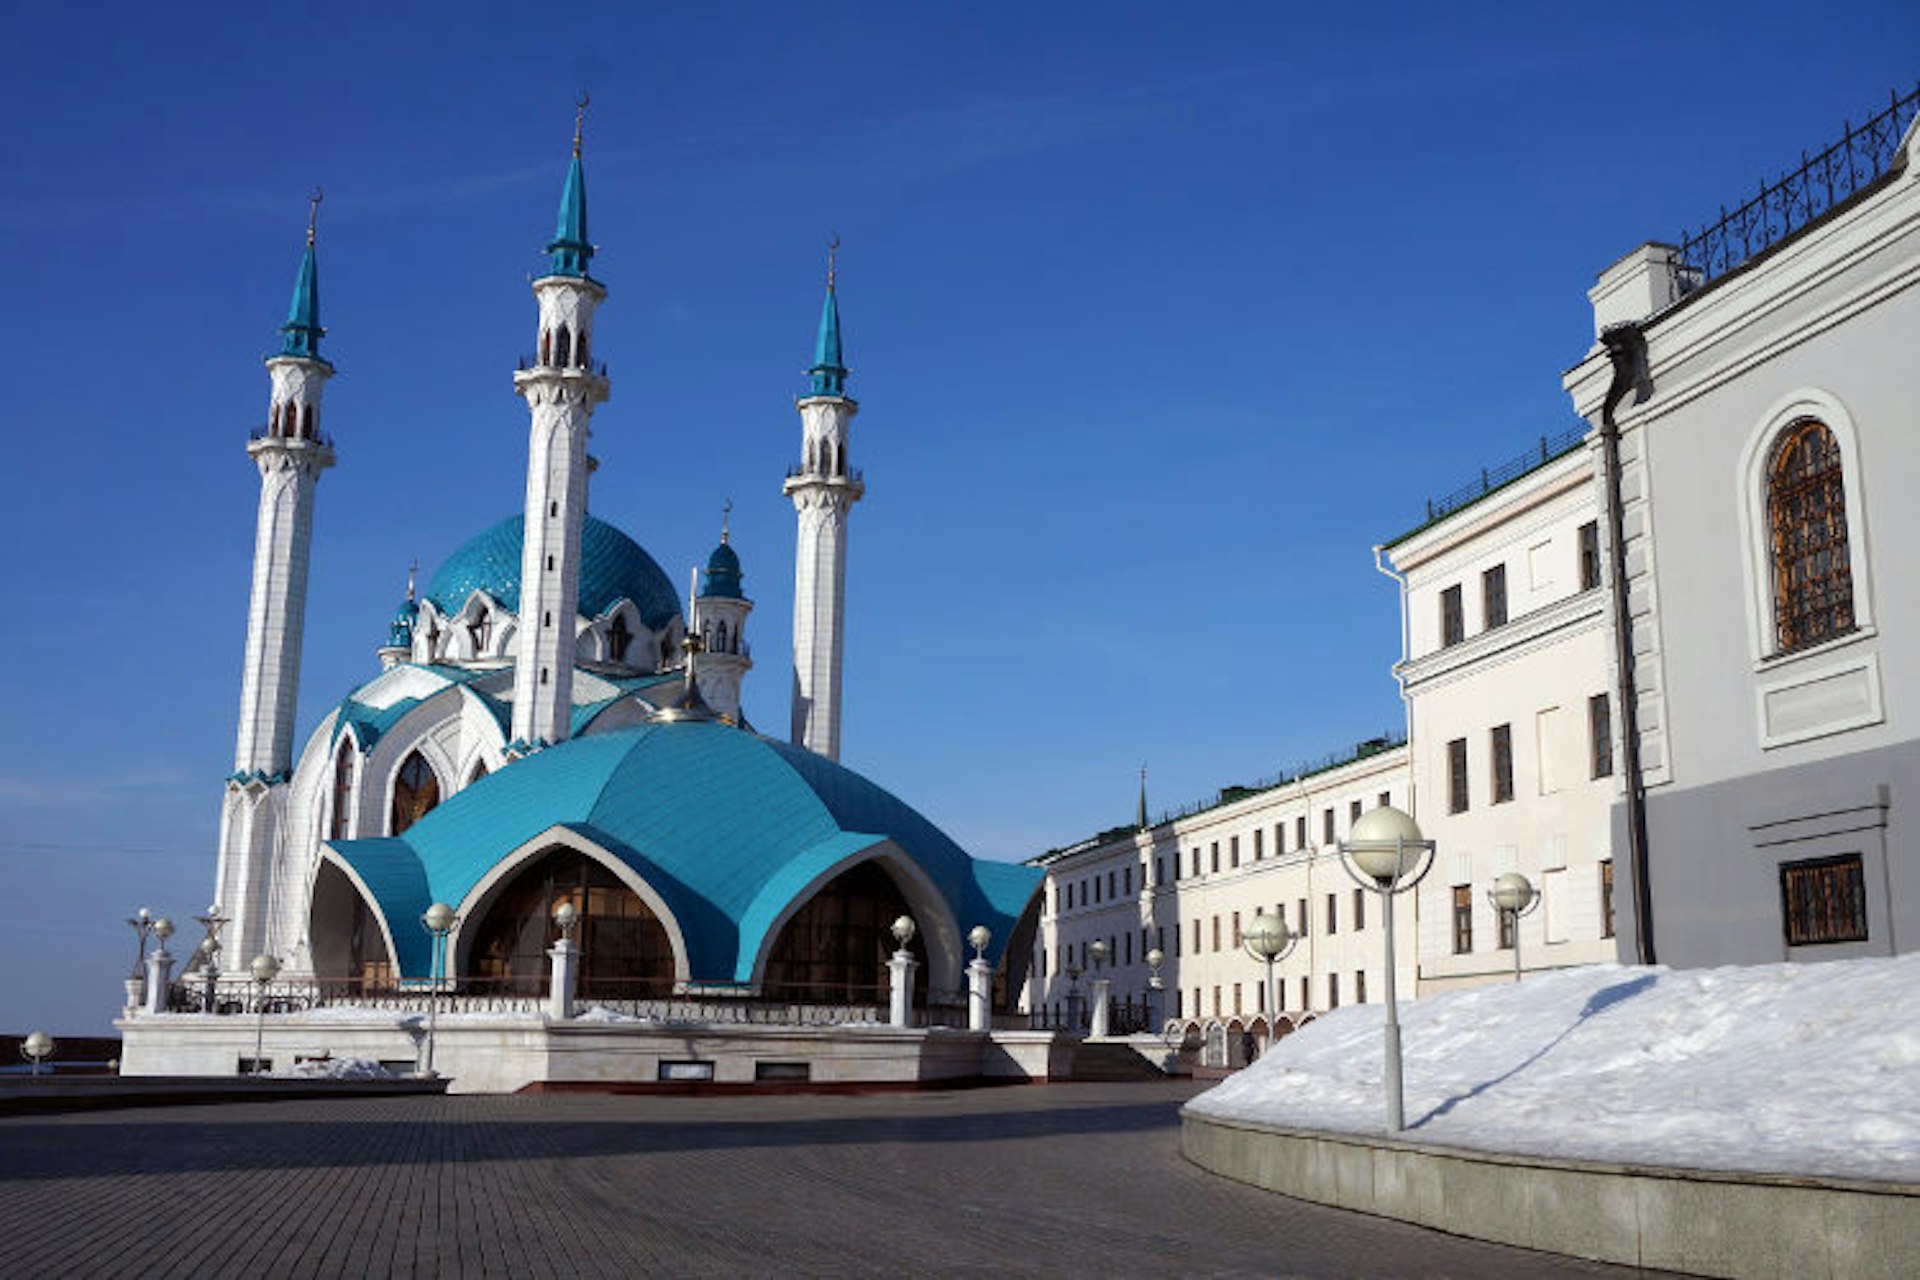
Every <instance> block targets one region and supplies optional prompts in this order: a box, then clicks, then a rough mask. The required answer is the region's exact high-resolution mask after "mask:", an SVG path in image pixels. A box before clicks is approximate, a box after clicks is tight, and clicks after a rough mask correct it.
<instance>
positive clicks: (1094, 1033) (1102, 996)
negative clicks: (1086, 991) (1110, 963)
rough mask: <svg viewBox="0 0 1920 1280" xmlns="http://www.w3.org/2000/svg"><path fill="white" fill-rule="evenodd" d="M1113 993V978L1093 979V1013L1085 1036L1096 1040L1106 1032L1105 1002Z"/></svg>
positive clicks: (1106, 1002)
mask: <svg viewBox="0 0 1920 1280" xmlns="http://www.w3.org/2000/svg"><path fill="white" fill-rule="evenodd" d="M1112 995H1113V979H1111V978H1095V979H1094V980H1093V1015H1092V1018H1091V1020H1090V1022H1089V1024H1088V1026H1087V1038H1088V1039H1089V1040H1098V1039H1101V1038H1102V1037H1104V1036H1105V1035H1106V1034H1107V1004H1108V1001H1109V1000H1110V998H1111V997H1112Z"/></svg>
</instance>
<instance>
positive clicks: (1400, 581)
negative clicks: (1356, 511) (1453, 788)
mask: <svg viewBox="0 0 1920 1280" xmlns="http://www.w3.org/2000/svg"><path fill="white" fill-rule="evenodd" d="M1373 567H1374V568H1375V569H1377V570H1379V571H1380V572H1381V573H1383V574H1385V575H1386V576H1387V577H1389V578H1392V579H1393V581H1394V583H1395V585H1397V586H1398V587H1399V588H1400V661H1398V662H1396V663H1394V664H1393V681H1394V683H1395V684H1397V685H1399V686H1400V710H1401V712H1402V713H1403V716H1404V719H1403V727H1402V728H1401V731H1400V732H1401V738H1402V739H1403V740H1404V741H1405V742H1406V751H1407V814H1408V816H1410V817H1411V818H1413V820H1414V821H1415V822H1418V821H1419V820H1420V778H1419V773H1418V771H1417V770H1416V769H1415V768H1414V767H1413V697H1412V695H1411V694H1409V693H1408V692H1407V674H1406V664H1407V663H1409V662H1411V661H1412V660H1413V619H1412V616H1411V612H1410V610H1409V609H1408V608H1407V604H1408V601H1407V577H1406V575H1405V574H1403V573H1401V572H1400V571H1399V570H1398V569H1395V568H1394V567H1393V563H1392V561H1390V560H1389V559H1388V558H1387V554H1386V549H1385V548H1384V547H1375V548H1374V549H1373ZM1413 910H1414V918H1415V920H1416V921H1417V920H1418V919H1419V915H1420V895H1419V893H1418V891H1416V892H1415V893H1414V895H1413ZM1413 933H1414V947H1413V993H1414V995H1415V997H1418V996H1419V995H1420V976H1421V975H1420V945H1419V927H1418V925H1417V924H1416V925H1415V927H1414V930H1413ZM1516 950H1517V948H1516ZM1393 961H1394V963H1395V964H1396V965H1397V964H1398V963H1399V962H1400V957H1399V956H1398V955H1396V956H1394V958H1393Z"/></svg>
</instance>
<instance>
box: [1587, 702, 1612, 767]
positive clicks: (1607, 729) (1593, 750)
mask: <svg viewBox="0 0 1920 1280" xmlns="http://www.w3.org/2000/svg"><path fill="white" fill-rule="evenodd" d="M1587 752H1588V756H1589V758H1590V759H1591V760H1592V763H1593V776H1594V777H1596V778H1611V777H1612V776H1613V703H1612V702H1611V701H1610V700H1609V699H1608V697H1607V695H1606V694H1604V693H1596V694H1594V695H1593V696H1592V697H1591V698H1588V699H1587Z"/></svg>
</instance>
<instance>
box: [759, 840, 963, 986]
mask: <svg viewBox="0 0 1920 1280" xmlns="http://www.w3.org/2000/svg"><path fill="white" fill-rule="evenodd" d="M912 914H913V910H912V908H910V907H909V906H908V905H907V899H906V895H904V894H903V893H901V892H900V888H899V886H898V885H896V884H894V882H893V877H891V876H889V875H888V874H887V873H886V872H885V871H884V870H883V869H882V868H881V867H880V866H879V865H877V864H876V863H873V862H862V863H860V864H859V865H857V866H853V867H849V868H847V869H846V870H845V871H843V872H841V873H840V874H839V875H837V876H835V877H834V878H833V879H831V880H829V881H828V882H827V883H826V884H825V885H824V886H822V888H821V889H820V892H818V893H816V894H814V895H813V897H812V898H810V899H808V900H807V902H806V903H805V905H803V906H802V907H801V908H800V909H799V910H798V911H796V912H794V913H793V916H792V918H791V919H789V920H788V921H787V923H786V927H784V928H783V929H781V931H780V937H779V938H778V939H777V940H776V941H775V942H774V944H773V950H772V951H771V952H770V953H769V954H768V956H767V966H766V976H765V979H764V981H763V982H762V984H761V985H762V991H763V992H764V993H765V994H766V996H767V997H768V998H770V999H774V1000H799V1001H808V1002H818V1003H827V1004H839V1003H877V1004H881V1005H884V1004H885V1003H886V1002H887V978H888V975H887V968H886V965H887V960H888V958H889V957H891V956H892V955H893V953H894V951H895V950H896V949H897V944H896V943H895V942H894V939H893V934H892V933H891V932H890V931H891V930H892V928H893V922H894V921H895V920H897V919H899V918H900V917H901V916H903V915H905V916H910V915H912ZM907 949H908V950H909V951H911V952H912V953H913V955H914V958H915V959H917V960H918V961H919V962H920V963H919V966H918V967H917V968H915V970H914V975H913V988H914V1005H915V1007H917V1008H924V1007H925V1006H926V998H927V953H926V948H925V944H924V941H923V936H922V935H921V934H915V935H914V939H913V942H912V943H911V944H910V945H909V947H908V948H907Z"/></svg>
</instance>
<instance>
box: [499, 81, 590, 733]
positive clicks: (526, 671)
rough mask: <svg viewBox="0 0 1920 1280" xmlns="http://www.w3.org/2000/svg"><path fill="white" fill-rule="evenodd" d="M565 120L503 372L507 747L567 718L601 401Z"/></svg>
mask: <svg viewBox="0 0 1920 1280" xmlns="http://www.w3.org/2000/svg"><path fill="white" fill-rule="evenodd" d="M586 105H587V100H586V97H585V96H584V95H582V97H581V99H580V113H579V114H577V115H576V116H575V117H574V128H573V163H572V164H571V165H570V166H569V167H568V169H567V185H566V189H565V190H564V191H563V192H562V194H561V197H560V225H559V229H558V230H557V231H556V232H555V233H554V239H553V242H552V243H551V244H549V245H548V246H547V253H548V254H549V255H550V256H551V259H552V265H551V268H550V270H549V271H548V272H547V274H546V275H544V276H542V277H540V279H538V280H535V281H534V282H533V295H534V297H535V298H537V299H538V300H539V303H540V346H539V352H538V354H537V355H536V356H535V358H534V362H533V367H531V368H528V369H522V370H520V371H519V372H518V373H516V374H514V375H513V387H514V390H515V391H517V392H519V393H520V394H521V395H522V396H524V397H525V398H526V401H527V410H528V412H529V413H530V414H531V416H532V419H533V424H532V430H531V435H530V438H529V440H528V445H527V509H526V533H525V540H524V543H523V548H524V549H523V553H522V556H521V561H520V610H519V659H518V661H517V663H516V664H515V667H514V676H513V741H512V742H511V743H510V744H509V748H508V749H509V750H510V751H512V752H515V753H524V752H528V751H537V750H539V749H540V748H541V747H543V746H548V745H551V744H552V743H556V742H560V741H563V740H564V739H565V738H566V737H567V734H568V728H569V724H570V721H571V717H572V714H573V660H574V621H575V618H576V616H577V615H578V613H579V611H580V526H581V524H582V522H583V521H584V520H585V519H586V514H587V471H588V469H589V463H588V461H587V423H588V420H589V419H591V418H592V417H593V407H594V406H595V405H597V404H599V403H600V402H601V401H603V400H605V399H606V398H607V379H606V375H605V373H604V372H603V371H600V370H599V369H598V367H597V366H596V365H595V364H594V363H593V358H592V353H593V312H594V308H595V307H597V306H599V304H600V301H601V299H603V298H605V297H606V296H607V291H606V289H605V288H603V287H602V286H601V285H600V283H599V282H598V281H596V280H594V279H593V278H592V277H591V276H589V275H588V274H587V263H588V261H589V260H590V259H591V258H592V257H593V245H592V243H591V242H590V241H589V240H588V239H587V191H586V183H585V180H584V179H583V178H582V176H581V172H580V128H581V123H582V121H583V119H584V114H585V111H586Z"/></svg>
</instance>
